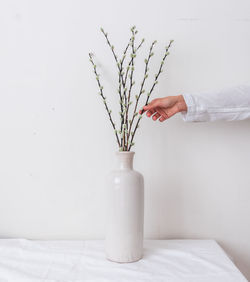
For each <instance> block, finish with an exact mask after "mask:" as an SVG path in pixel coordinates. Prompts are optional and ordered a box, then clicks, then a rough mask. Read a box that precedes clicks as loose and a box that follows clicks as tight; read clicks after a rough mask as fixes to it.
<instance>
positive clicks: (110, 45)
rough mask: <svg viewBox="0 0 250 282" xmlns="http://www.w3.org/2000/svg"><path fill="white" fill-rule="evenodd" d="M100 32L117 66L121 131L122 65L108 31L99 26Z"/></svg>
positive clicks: (122, 115) (122, 116)
mask: <svg viewBox="0 0 250 282" xmlns="http://www.w3.org/2000/svg"><path fill="white" fill-rule="evenodd" d="M101 32H102V33H103V35H104V37H105V38H106V41H107V44H108V46H109V47H110V50H111V52H112V54H113V57H114V59H115V61H116V65H117V67H118V83H119V86H118V93H119V96H120V107H121V112H120V118H121V129H120V132H121V131H122V124H123V121H124V114H123V112H124V109H123V97H122V84H123V75H122V66H121V65H120V63H119V61H118V56H117V55H116V53H115V50H114V49H115V48H114V45H112V44H111V43H110V40H109V37H108V33H107V32H105V31H104V29H103V28H101ZM122 143H123V138H122V135H121V144H122Z"/></svg>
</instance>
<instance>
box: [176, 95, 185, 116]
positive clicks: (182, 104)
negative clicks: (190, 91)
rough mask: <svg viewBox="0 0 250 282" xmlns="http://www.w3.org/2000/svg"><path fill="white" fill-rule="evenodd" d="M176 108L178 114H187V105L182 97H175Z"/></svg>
mask: <svg viewBox="0 0 250 282" xmlns="http://www.w3.org/2000/svg"><path fill="white" fill-rule="evenodd" d="M177 106H178V109H179V112H187V104H186V102H185V99H184V97H183V95H178V96H177Z"/></svg>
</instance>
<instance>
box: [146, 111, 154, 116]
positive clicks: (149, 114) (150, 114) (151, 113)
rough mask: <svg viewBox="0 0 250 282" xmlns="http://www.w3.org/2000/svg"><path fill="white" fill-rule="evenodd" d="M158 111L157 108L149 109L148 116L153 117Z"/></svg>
mask: <svg viewBox="0 0 250 282" xmlns="http://www.w3.org/2000/svg"><path fill="white" fill-rule="evenodd" d="M155 112H156V111H155V110H149V111H147V116H148V117H151V116H152V115H153V114H154V113H155Z"/></svg>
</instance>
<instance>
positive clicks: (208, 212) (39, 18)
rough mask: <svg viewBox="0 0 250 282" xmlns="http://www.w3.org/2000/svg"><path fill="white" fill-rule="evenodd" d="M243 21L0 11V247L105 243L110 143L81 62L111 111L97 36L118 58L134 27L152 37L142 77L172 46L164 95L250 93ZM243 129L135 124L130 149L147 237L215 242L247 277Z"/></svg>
mask: <svg viewBox="0 0 250 282" xmlns="http://www.w3.org/2000/svg"><path fill="white" fill-rule="evenodd" d="M249 15H250V2H249V1H247V0H245V1H244V0H230V1H226V0H221V1H216V0H213V1H198V0H189V1H185V0H177V1H176V0H175V1H174V0H164V1H163V0H162V1H160V0H155V1H134V0H127V1H117V0H116V1H115V0H109V1H97V0H92V1H83V0H82V1H80V0H79V1H77V0H52V1H51V0H50V1H49V0H47V1H31V0H30V1H28V0H22V1H18V0H12V1H1V2H0V132H1V135H0V136H1V138H0V236H1V237H2V238H4V237H25V238H34V239H37V238H39V239H56V238H58V239H61V238H65V239H72V238H73V239H74V238H77V239H84V238H103V237H104V218H105V205H104V196H105V190H104V184H103V182H104V177H105V175H106V173H107V172H108V171H109V170H110V169H111V168H112V165H113V161H114V152H115V151H116V147H115V146H116V143H115V139H114V136H113V133H112V130H111V127H110V125H109V123H108V120H107V117H106V113H105V111H104V109H103V104H102V102H101V101H100V97H99V96H97V94H96V93H97V91H98V90H97V87H96V84H95V80H94V76H93V74H92V71H91V68H90V63H89V61H88V52H89V51H94V53H95V54H96V55H97V57H98V65H101V68H102V70H103V71H102V72H103V78H104V83H105V86H106V89H108V92H109V93H107V96H108V99H109V101H110V102H111V104H112V106H114V105H115V99H114V98H112V97H113V96H114V95H115V94H114V93H113V92H112V90H110V89H112V87H113V88H114V87H115V88H114V89H116V86H114V85H115V81H116V77H113V70H114V67H115V65H114V64H113V61H112V57H111V55H110V52H109V49H108V47H107V46H106V45H105V41H104V39H103V37H102V35H101V33H100V31H99V27H100V26H103V27H104V28H105V29H106V30H107V31H108V32H109V34H110V36H111V38H112V40H113V42H114V45H115V46H116V47H117V50H121V49H120V48H121V47H122V46H123V45H124V44H126V42H127V38H128V36H129V27H131V26H132V25H133V24H135V25H136V26H137V27H138V29H139V35H140V36H142V37H145V38H146V39H147V41H146V44H145V48H148V45H149V44H150V41H151V40H154V39H157V40H158V46H157V52H156V53H157V54H158V55H156V56H155V57H154V58H153V59H154V64H153V66H152V70H154V69H155V68H156V66H157V63H158V62H159V61H160V54H161V52H162V51H163V49H164V46H165V45H166V44H167V43H168V41H169V39H172V38H173V39H175V43H174V46H173V48H172V50H171V56H169V58H168V60H167V65H166V68H165V69H166V71H165V73H164V74H163V76H162V78H161V80H160V84H159V85H158V87H157V89H156V92H155V94H154V95H155V97H160V96H164V95H176V94H179V93H183V92H195V91H203V90H204V91H205V90H211V89H216V88H221V87H227V86H231V85H234V84H238V83H244V82H247V80H249V77H250V56H249V50H250V16H249ZM100 62H102V63H100ZM139 69H140V66H139ZM139 74H140V73H139ZM249 126H250V122H249V121H243V122H232V123H222V122H218V123H210V124H209V123H207V124H197V123H196V124H195V123H194V124H187V123H184V122H183V121H182V120H181V118H180V116H176V117H175V118H173V119H171V120H169V121H167V122H165V123H164V124H160V123H158V122H157V123H154V122H152V121H151V120H149V119H146V118H145V119H143V122H142V126H141V128H140V130H139V131H138V135H137V138H136V146H135V148H134V150H135V151H136V159H135V167H136V169H138V170H139V171H141V172H142V173H143V174H144V176H145V184H146V187H145V189H146V190H145V191H146V199H145V201H146V202H145V209H146V210H145V235H146V237H147V238H214V239H216V240H217V241H218V242H219V243H220V244H221V245H222V246H223V247H224V248H225V250H226V251H227V252H228V253H229V254H230V255H232V256H233V258H234V260H235V262H236V264H237V265H238V266H239V268H240V270H241V271H243V273H244V274H245V275H247V276H248V278H250V271H249V269H250V242H249V238H250V222H249V214H250V173H249V162H250V149H249V142H250V130H249Z"/></svg>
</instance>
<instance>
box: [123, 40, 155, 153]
mask: <svg viewBox="0 0 250 282" xmlns="http://www.w3.org/2000/svg"><path fill="white" fill-rule="evenodd" d="M155 44H156V41H154V42H152V44H151V46H150V49H149V54H148V57H147V58H146V59H145V70H144V75H143V79H142V83H141V88H140V91H139V95H136V96H135V98H136V103H135V107H134V112H133V116H132V120H131V122H130V125H129V131H128V134H127V140H128V142H127V150H128V148H129V145H131V144H129V138H130V134H131V130H132V126H133V122H134V119H135V117H136V116H137V112H136V111H137V107H138V103H139V99H140V97H141V95H142V94H143V93H144V92H145V90H144V89H143V87H144V84H145V81H146V79H147V78H148V65H149V61H150V59H151V57H153V55H154V53H153V52H152V51H153V48H154V45H155Z"/></svg>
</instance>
